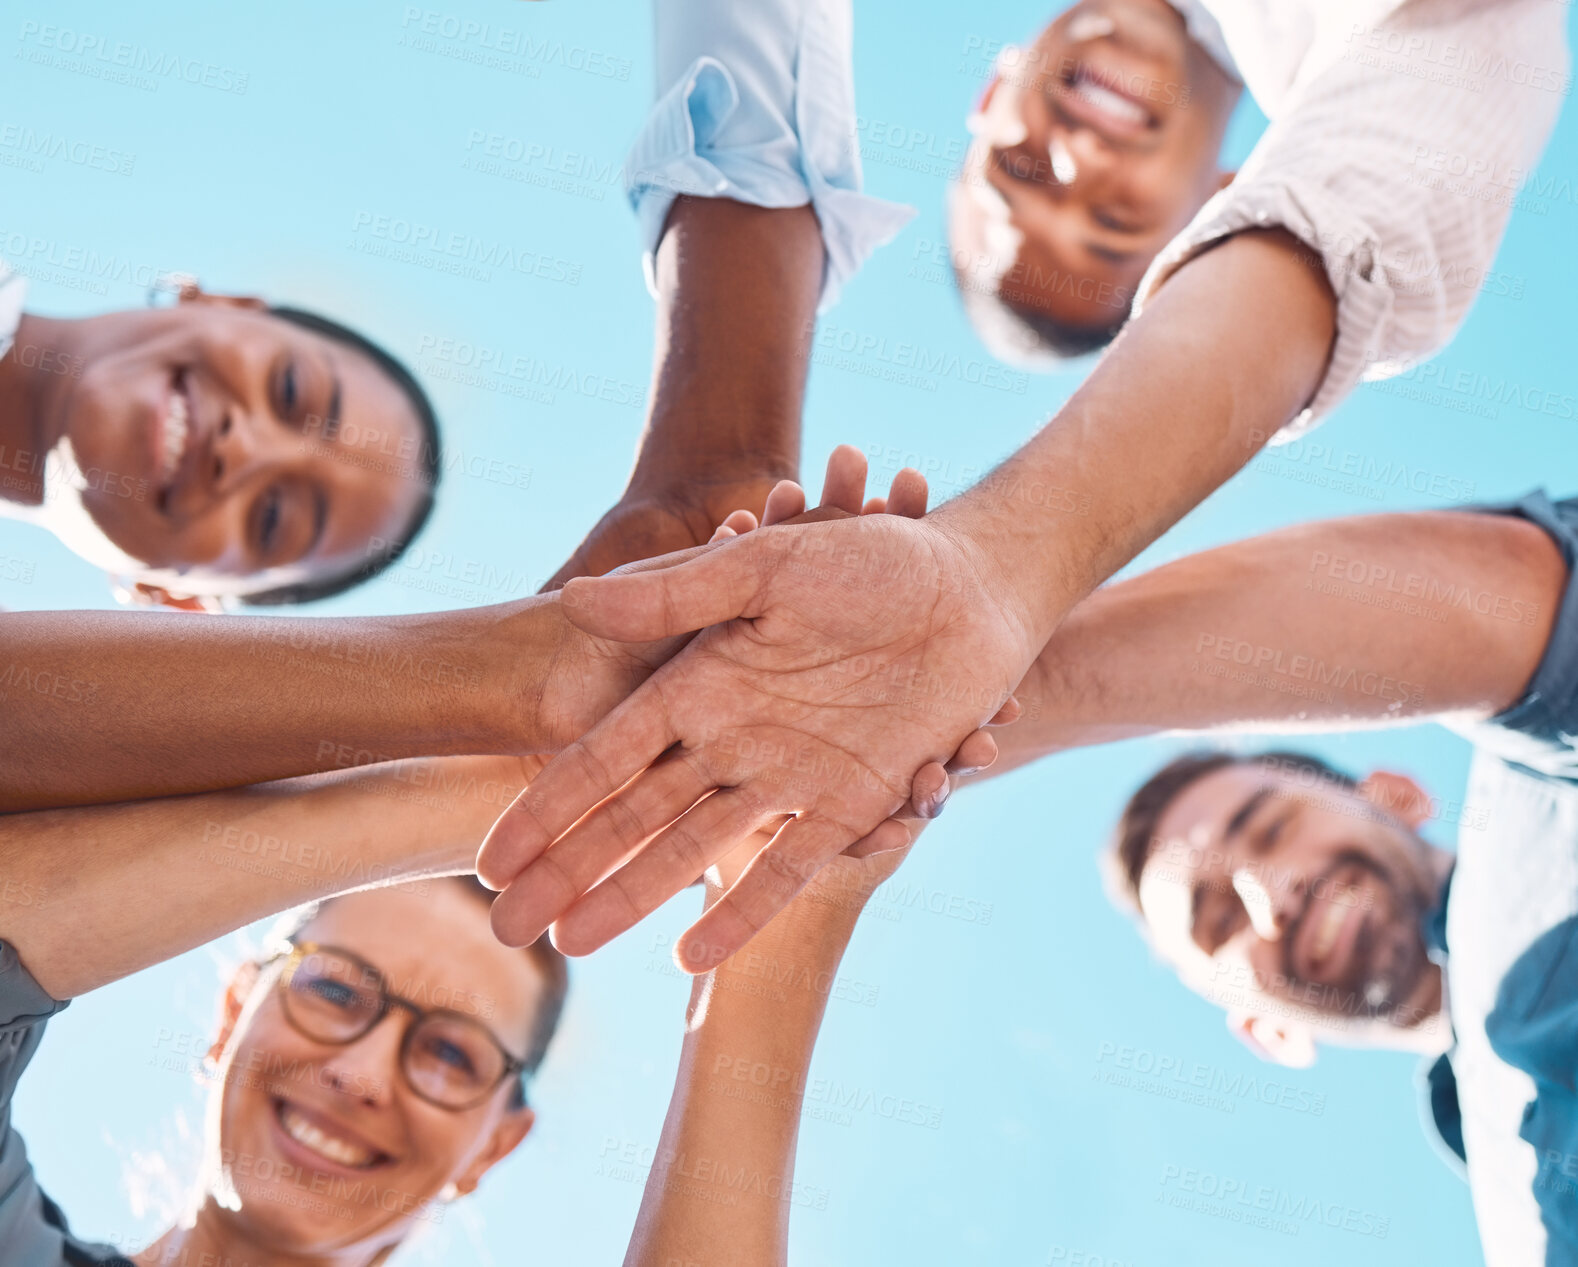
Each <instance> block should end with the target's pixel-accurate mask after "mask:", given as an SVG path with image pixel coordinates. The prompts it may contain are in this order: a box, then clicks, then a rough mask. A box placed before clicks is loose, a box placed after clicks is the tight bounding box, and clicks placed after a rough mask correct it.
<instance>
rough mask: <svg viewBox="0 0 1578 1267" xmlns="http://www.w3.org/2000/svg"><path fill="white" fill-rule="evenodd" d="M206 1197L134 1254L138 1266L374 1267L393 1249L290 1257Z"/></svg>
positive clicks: (354, 1248)
mask: <svg viewBox="0 0 1578 1267" xmlns="http://www.w3.org/2000/svg"><path fill="white" fill-rule="evenodd" d="M235 1224H236V1220H235V1219H234V1217H233V1216H231V1215H230V1214H229V1213H228V1212H226V1211H224V1210H221V1209H220V1208H219V1205H218V1203H217V1202H216V1201H215V1200H214V1198H213V1196H212V1195H211V1194H205V1196H204V1198H203V1203H202V1205H201V1206H199V1207H198V1209H197V1213H196V1214H195V1215H193V1216H192V1219H191V1222H190V1223H182V1224H177V1225H176V1226H175V1227H172V1228H171V1229H170V1230H169V1231H167V1232H165V1234H164V1235H163V1236H161V1237H160V1238H159V1239H158V1240H156V1241H154V1243H153V1244H152V1245H149V1246H148V1248H146V1249H144V1250H142V1251H141V1252H139V1253H136V1254H133V1255H131V1260H132V1262H134V1263H136V1264H137V1267H203V1265H204V1264H209V1263H240V1264H245V1265H246V1267H378V1265H379V1264H381V1263H382V1262H384V1260H385V1259H387V1258H388V1256H389V1254H390V1253H391V1252H392V1251H393V1250H394V1248H395V1247H394V1246H393V1245H389V1246H380V1247H369V1246H368V1245H367V1244H366V1243H365V1242H364V1243H362V1244H359V1245H355V1246H351V1247H348V1248H344V1249H337V1250H328V1251H325V1252H321V1253H311V1252H309V1253H295V1252H291V1251H286V1250H281V1249H279V1248H278V1247H277V1246H274V1245H270V1244H268V1243H266V1242H263V1241H259V1240H257V1239H256V1238H255V1237H254V1236H252V1235H249V1234H248V1233H247V1232H246V1231H245V1230H243V1229H241V1228H238V1227H236V1225H235Z"/></svg>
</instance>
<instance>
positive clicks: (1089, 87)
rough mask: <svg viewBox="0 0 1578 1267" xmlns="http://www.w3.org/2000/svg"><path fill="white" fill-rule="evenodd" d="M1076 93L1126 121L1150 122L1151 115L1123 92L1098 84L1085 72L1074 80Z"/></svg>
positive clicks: (1098, 107) (1101, 109) (1114, 116)
mask: <svg viewBox="0 0 1578 1267" xmlns="http://www.w3.org/2000/svg"><path fill="white" fill-rule="evenodd" d="M1074 95H1075V96H1077V97H1079V98H1080V99H1081V100H1083V101H1086V102H1088V103H1089V104H1090V105H1092V106H1094V107H1096V109H1098V110H1100V111H1102V112H1103V113H1105V114H1110V115H1112V116H1113V118H1115V119H1121V120H1122V121H1123V122H1125V123H1138V124H1145V123H1148V122H1150V116H1149V115H1147V114H1146V113H1145V111H1144V110H1143V109H1141V108H1140V107H1139V106H1137V105H1135V104H1134V102H1132V101H1130V100H1129V99H1128V98H1127V97H1125V96H1123V95H1122V94H1121V93H1116V92H1113V91H1112V89H1110V88H1107V87H1104V86H1103V85H1101V84H1098V83H1097V82H1096V81H1095V80H1093V79H1087V78H1086V77H1085V76H1084V75H1083V74H1081V75H1079V76H1078V77H1076V78H1075V80H1074Z"/></svg>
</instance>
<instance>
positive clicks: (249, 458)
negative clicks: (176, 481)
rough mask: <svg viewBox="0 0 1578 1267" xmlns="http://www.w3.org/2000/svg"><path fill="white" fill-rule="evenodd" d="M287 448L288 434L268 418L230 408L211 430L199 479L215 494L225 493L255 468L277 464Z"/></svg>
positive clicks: (234, 406) (243, 480)
mask: <svg viewBox="0 0 1578 1267" xmlns="http://www.w3.org/2000/svg"><path fill="white" fill-rule="evenodd" d="M290 444H291V438H290V436H289V433H288V432H286V431H285V430H284V429H283V428H282V427H281V426H280V425H279V424H278V423H277V422H275V421H274V420H273V419H272V418H260V417H258V416H257V415H256V414H254V413H252V412H251V411H249V410H246V409H243V408H241V407H240V406H237V405H231V406H229V407H228V408H227V409H226V410H225V412H224V413H223V414H222V415H220V419H219V422H218V424H217V425H216V426H215V428H214V434H213V438H212V439H211V441H210V443H209V446H208V452H207V453H206V454H205V455H204V468H203V472H202V474H203V479H204V481H205V482H206V483H207V484H208V486H209V487H210V488H211V489H212V490H213V491H214V492H215V493H216V494H223V493H226V492H228V491H230V489H232V488H234V487H235V486H236V485H237V484H240V483H243V482H245V480H246V479H247V477H248V476H250V475H251V474H253V473H254V472H255V471H256V470H257V469H258V468H259V467H262V466H266V465H269V464H271V463H274V462H277V461H279V460H280V459H281V458H282V457H283V456H285V455H286V453H285V451H286V450H287V449H288V447H289V446H290Z"/></svg>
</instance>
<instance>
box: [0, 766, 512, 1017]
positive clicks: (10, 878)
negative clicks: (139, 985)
mask: <svg viewBox="0 0 1578 1267" xmlns="http://www.w3.org/2000/svg"><path fill="white" fill-rule="evenodd" d="M525 782H526V773H525V770H524V768H523V763H522V761H521V760H520V759H517V758H510V757H504V758H475V757H451V758H440V759H435V760H426V761H403V762H396V763H392V764H386V765H377V766H367V767H363V768H360V769H353V770H345V771H341V772H337V773H334V774H324V775H316V776H312V777H310V778H305V779H292V780H289V781H286V782H281V783H273V784H265V785H262V786H258V787H249V788H241V789H238V790H235V791H228V792H211V793H207V794H204V795H201V796H182V797H172V798H167V799H163V800H155V801H139V802H136V803H134V804H128V805H95V806H91V807H87V808H79V809H60V810H41V811H38V812H35V813H30V814H15V815H11V816H9V817H7V818H4V819H0V874H3V875H4V876H5V881H4V884H3V885H0V937H3V938H4V939H5V940H7V941H9V942H10V943H11V944H12V945H14V946H15V947H16V948H17V952H18V954H19V955H20V957H21V959H22V961H23V963H25V964H26V965H27V966H28V969H29V970H30V971H31V972H32V973H33V975H34V976H35V977H37V978H38V981H39V984H41V985H42V986H43V987H44V988H45V989H46V990H47V991H49V993H50V994H52V995H54V996H55V997H56V998H61V999H64V998H71V997H74V996H75V995H78V994H82V993H84V992H85V991H87V990H91V989H93V988H95V987H97V986H100V985H104V984H106V983H107V982H110V981H114V980H117V979H118V978H120V977H123V976H126V975H127V974H129V973H132V972H135V971H137V970H138V969H141V968H145V967H147V966H149V965H150V964H154V963H159V962H161V961H162V960H165V959H168V958H170V957H171V956H173V955H177V954H180V953H181V952H182V951H185V950H189V949H191V948H192V947H194V946H200V945H202V944H203V943H204V942H207V941H211V940H212V939H213V938H215V937H218V936H221V935H222V934H224V933H228V932H231V931H233V930H235V929H237V928H241V927H243V926H244V925H246V924H249V923H251V922H252V921H253V920H257V919H262V918H264V917H265V916H268V915H271V914H274V913H276V912H278V911H282V910H286V909H288V908H290V907H292V906H295V905H298V904H299V903H302V902H307V901H311V900H312V899H314V898H320V897H325V896H328V895H329V894H332V893H339V892H344V891H346V890H348V889H354V888H362V887H365V886H367V885H369V884H377V883H387V882H389V881H391V880H396V879H400V878H401V877H405V876H415V875H422V874H435V875H436V874H445V873H453V872H461V871H468V870H470V869H471V865H472V862H473V860H474V859H475V857H476V851H477V845H478V843H479V842H480V841H481V839H482V837H483V836H484V835H485V834H486V833H487V830H488V827H489V826H490V825H491V824H492V822H493V820H494V819H495V818H496V817H497V816H498V814H499V812H500V811H501V810H502V809H503V807H504V806H505V805H507V804H508V803H509V802H510V800H511V799H513V797H514V796H515V795H516V794H517V793H518V792H519V791H520V790H521V788H522V787H523V786H525Z"/></svg>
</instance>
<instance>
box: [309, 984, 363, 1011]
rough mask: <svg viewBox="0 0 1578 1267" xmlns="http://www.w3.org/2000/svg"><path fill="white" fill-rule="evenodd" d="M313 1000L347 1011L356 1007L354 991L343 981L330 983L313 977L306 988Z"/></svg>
mask: <svg viewBox="0 0 1578 1267" xmlns="http://www.w3.org/2000/svg"><path fill="white" fill-rule="evenodd" d="M307 989H308V991H309V992H310V993H311V994H312V995H313V997H314V998H317V999H321V1000H322V1001H323V1002H325V1003H328V1004H331V1005H333V1006H334V1007H339V1008H344V1009H346V1010H347V1011H349V1010H350V1009H351V1008H352V1007H354V1006H355V1005H356V1002H357V994H356V990H355V989H354V988H353V987H351V986H349V985H346V984H345V982H343V981H331V980H329V979H328V978H326V977H315V978H314V979H313V980H312V981H311V982H310V983H309V984H308V986H307Z"/></svg>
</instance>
